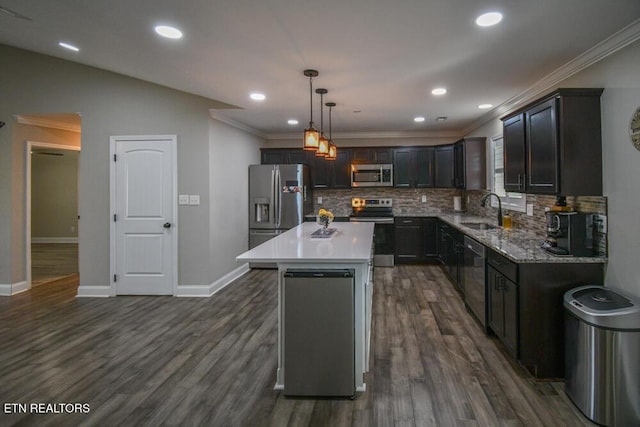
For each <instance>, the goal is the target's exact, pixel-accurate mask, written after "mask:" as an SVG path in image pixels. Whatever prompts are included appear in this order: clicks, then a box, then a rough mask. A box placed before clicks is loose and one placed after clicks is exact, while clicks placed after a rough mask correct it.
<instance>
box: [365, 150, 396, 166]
mask: <svg viewBox="0 0 640 427" xmlns="http://www.w3.org/2000/svg"><path fill="white" fill-rule="evenodd" d="M369 159H370V160H371V162H372V163H393V151H392V150H391V149H390V148H372V149H371V150H370V153H369Z"/></svg>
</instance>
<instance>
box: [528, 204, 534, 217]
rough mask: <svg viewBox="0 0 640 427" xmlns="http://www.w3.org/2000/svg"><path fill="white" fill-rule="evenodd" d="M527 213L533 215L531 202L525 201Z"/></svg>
mask: <svg viewBox="0 0 640 427" xmlns="http://www.w3.org/2000/svg"><path fill="white" fill-rule="evenodd" d="M527 215H528V216H533V203H527Z"/></svg>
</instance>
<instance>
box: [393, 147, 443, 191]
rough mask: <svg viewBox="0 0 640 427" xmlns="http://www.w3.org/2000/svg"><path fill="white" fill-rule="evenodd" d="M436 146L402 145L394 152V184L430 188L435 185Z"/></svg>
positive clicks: (399, 186)
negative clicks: (434, 153)
mask: <svg viewBox="0 0 640 427" xmlns="http://www.w3.org/2000/svg"><path fill="white" fill-rule="evenodd" d="M433 152H434V148H433V147H402V148H396V149H395V150H394V152H393V186H394V187H396V188H428V187H433V186H434V157H433Z"/></svg>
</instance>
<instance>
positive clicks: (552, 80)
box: [463, 19, 640, 135]
mask: <svg viewBox="0 0 640 427" xmlns="http://www.w3.org/2000/svg"><path fill="white" fill-rule="evenodd" d="M638 40H640V19H637V20H635V21H633V22H632V23H631V24H629V25H627V26H626V27H624V28H623V29H621V30H620V31H618V32H616V33H614V34H612V35H611V36H609V37H608V38H606V39H604V40H603V41H601V42H600V43H598V44H596V45H595V46H593V47H592V48H590V49H588V50H586V51H585V52H583V53H582V54H580V55H578V56H577V57H575V58H574V59H572V60H571V61H569V62H567V63H566V64H564V65H562V66H561V67H559V68H557V69H555V70H554V71H552V72H551V73H549V74H547V75H546V76H545V77H543V78H542V79H540V80H538V81H537V82H536V83H535V84H533V85H532V86H530V87H529V88H527V89H525V90H524V91H522V92H520V93H519V94H518V95H516V96H514V97H512V98H509V99H508V100H506V101H505V102H503V103H502V104H500V105H498V106H497V107H496V108H494V109H493V110H491V111H490V112H489V113H488V114H485V115H484V116H482V117H481V118H480V119H478V120H476V121H475V122H473V123H471V124H470V125H469V126H467V127H466V128H465V129H464V130H463V134H464V135H468V134H469V133H471V132H472V131H473V130H475V129H478V128H479V127H480V126H482V125H484V124H485V123H487V122H489V121H491V120H494V119H497V118H499V117H502V116H504V115H506V114H508V113H510V112H512V111H514V110H516V109H517V107H518V106H519V105H525V104H527V103H529V102H532V101H534V100H535V99H536V98H538V97H539V96H540V95H542V94H543V93H544V92H548V91H551V90H553V89H555V88H556V86H557V85H558V84H559V83H561V82H562V81H564V80H566V79H568V78H569V77H571V76H573V75H575V74H577V73H579V72H580V71H582V70H584V69H586V68H588V67H590V66H592V65H593V64H595V63H597V62H599V61H601V60H603V59H605V58H606V57H608V56H610V55H612V54H614V53H616V52H617V51H619V50H620V49H623V48H625V47H627V46H628V45H630V44H631V43H634V42H636V41H638Z"/></svg>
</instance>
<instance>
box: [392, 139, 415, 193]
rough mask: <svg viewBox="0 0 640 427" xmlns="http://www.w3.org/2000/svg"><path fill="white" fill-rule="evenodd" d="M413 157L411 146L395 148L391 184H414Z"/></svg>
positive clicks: (405, 186) (407, 185) (402, 185)
mask: <svg viewBox="0 0 640 427" xmlns="http://www.w3.org/2000/svg"><path fill="white" fill-rule="evenodd" d="M414 165H415V157H414V156H413V149H411V148H397V149H395V150H394V153H393V186H394V187H404V188H410V187H413V186H414V176H415V166H414Z"/></svg>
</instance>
